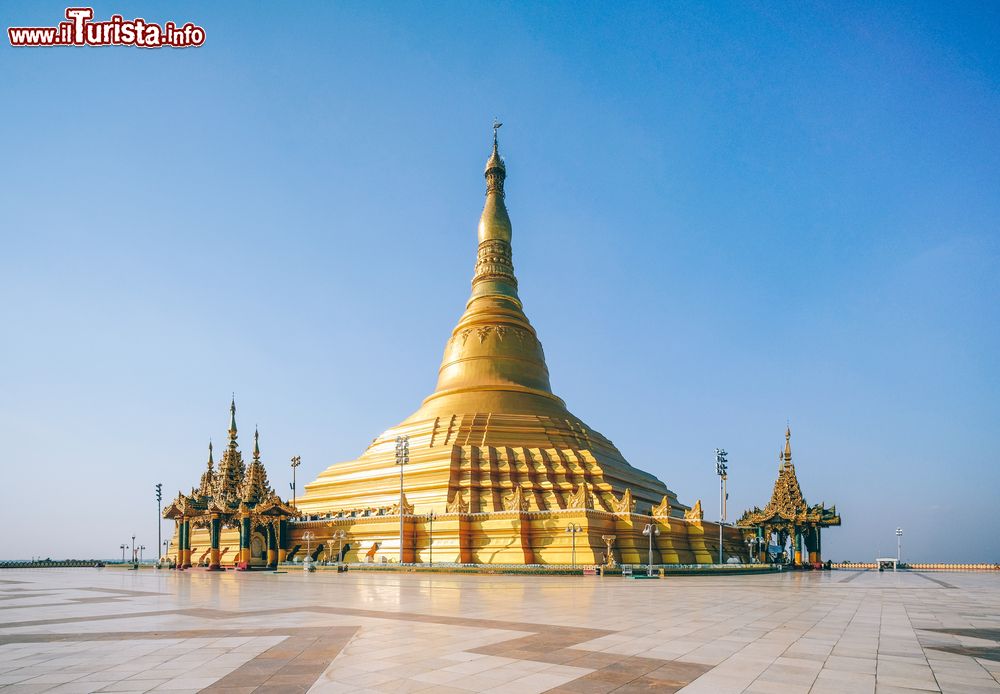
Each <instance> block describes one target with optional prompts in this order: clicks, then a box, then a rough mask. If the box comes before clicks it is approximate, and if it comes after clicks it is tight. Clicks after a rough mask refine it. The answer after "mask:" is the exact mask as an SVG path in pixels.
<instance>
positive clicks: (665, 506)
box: [651, 495, 670, 518]
mask: <svg viewBox="0 0 1000 694" xmlns="http://www.w3.org/2000/svg"><path fill="white" fill-rule="evenodd" d="M651 513H652V515H653V516H654V517H656V518H669V517H670V497H668V496H666V495H664V496H663V501H661V502H660V503H658V504H657V505H656V506H654V507H653V510H652V511H651Z"/></svg>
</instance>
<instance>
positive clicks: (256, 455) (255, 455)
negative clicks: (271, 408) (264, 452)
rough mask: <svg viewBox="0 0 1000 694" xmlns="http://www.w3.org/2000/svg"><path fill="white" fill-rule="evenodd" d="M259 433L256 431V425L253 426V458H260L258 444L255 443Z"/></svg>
mask: <svg viewBox="0 0 1000 694" xmlns="http://www.w3.org/2000/svg"><path fill="white" fill-rule="evenodd" d="M258 436H259V434H258V433H257V427H256V426H254V428H253V459H254V460H260V446H259V445H258V443H257V438H258Z"/></svg>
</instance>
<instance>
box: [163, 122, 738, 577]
mask: <svg viewBox="0 0 1000 694" xmlns="http://www.w3.org/2000/svg"><path fill="white" fill-rule="evenodd" d="M496 127H499V126H496ZM506 174H507V170H506V166H505V164H504V161H503V159H502V158H501V157H500V154H499V151H498V147H497V138H496V129H494V137H493V151H492V153H491V155H490V157H489V160H488V161H487V162H486V170H485V177H486V203H485V205H484V207H483V212H482V215H481V217H480V220H479V231H478V237H479V247H478V252H477V254H476V263H475V270H474V274H473V279H472V292H471V296H470V297H469V300H468V302H467V303H466V306H465V312H464V313H463V314H462V316H461V318H459V320H458V324H457V325H456V326H455V329H454V330H453V331H452V333H451V336H450V337H449V339H448V342H447V343H446V345H445V350H444V358H443V359H442V362H441V367H440V368H439V370H438V381H437V387H436V388H435V390H434V392H433V393H432V394H431V395H430V396H429V397H427V398H426V399H425V400H424V401H423V403H422V405H421V406H420V408H419V409H418V410H417V411H416V412H414V413H413V414H412V415H411V416H410V417H408V418H407V419H406V420H405V421H403V422H402V423H400V424H398V425H396V426H394V427H392V428H390V429H388V430H386V431H385V432H383V433H382V434H381V435H380V436H378V437H377V438H376V439H375V440H374V441H373V442H372V444H371V445H370V446H368V448H367V449H366V450H365V451H364V453H362V455H361V456H360V457H359V458H357V459H356V460H352V461H349V462H343V463H338V464H335V465H331V466H330V467H329V468H327V469H326V470H325V471H324V472H323V473H321V474H320V475H319V477H318V478H317V479H316V480H315V481H313V482H312V483H310V484H308V485H306V488H305V495H304V496H303V497H302V498H300V499H299V500H298V505H297V506H298V511H299V512H300V514H301V516H300V517H299V518H297V519H296V520H294V521H290V522H288V523H287V533H280V532H279V533H275V535H274V537H275V538H276V542H277V547H276V549H277V552H278V553H283V550H287V553H288V556H289V558H290V559H291V558H296V557H301V556H302V555H303V554H304V553H305V552H306V551H307V549H308V550H309V551H310V554H311V555H312V557H313V559H320V560H322V559H330V558H333V557H332V555H334V548H335V547H338V545H339V543H338V541H337V540H334V539H333V538H334V537H335V536H337V535H339V534H340V531H344V534H345V536H346V539H345V540H344V541H343V542H344V543H345V544H344V545H343V549H342V550H341V549H337V550H336V551H337V552H340V553H341V557H342V558H344V559H345V560H347V561H365V560H368V561H391V562H398V561H403V562H406V563H409V562H427V561H430V560H431V555H432V553H433V559H434V561H435V562H455V563H482V564H492V563H498V564H567V563H569V562H570V561H571V554H572V553H573V551H574V549H573V546H574V538H575V554H576V559H577V562H578V563H580V564H596V563H601V561H602V560H607V561H617V562H626V563H644V562H645V561H646V552H647V542H648V540H647V538H646V537H644V536H643V535H642V531H643V528H644V527H645V526H646V525H647V524H649V523H652V524H653V525H654V526H655V527H657V528H658V529H659V531H660V534H659V535H658V536H656V539H655V542H654V552H653V555H654V556H653V561H654V562H662V563H711V562H712V561H713V559H712V557H713V556H717V554H718V526H717V525H716V524H712V523H708V522H705V521H704V519H703V517H702V514H701V510H700V509H701V505H700V503H698V504H696V505H695V508H694V509H690V508H689V507H687V506H685V505H683V504H681V503H679V502H678V501H677V497H676V495H675V494H674V492H672V491H671V490H670V489H668V488H667V487H666V485H664V484H663V482H661V481H660V480H659V479H657V478H656V477H654V476H653V475H651V474H649V473H647V472H644V471H642V470H639V469H637V468H635V467H632V466H631V465H630V464H629V463H628V462H627V461H626V460H625V457H624V456H623V455H622V454H621V452H620V451H619V450H618V449H617V448H616V447H615V445H614V444H613V443H612V442H611V441H610V440H608V439H607V438H605V437H604V436H603V435H601V434H600V433H599V432H597V431H595V430H594V429H592V428H590V427H589V426H588V425H587V424H585V423H584V422H582V421H581V420H580V419H579V418H578V417H576V416H575V415H573V414H572V413H571V412H569V410H567V409H566V405H565V403H564V402H563V401H562V400H561V399H560V398H558V397H557V396H556V395H554V394H553V393H552V389H551V387H550V385H549V371H548V368H547V366H546V364H545V355H544V352H543V351H542V344H541V342H540V341H539V339H538V335H537V334H536V332H535V329H534V327H532V325H531V323H530V322H529V321H528V318H527V316H526V315H525V314H524V310H523V307H522V305H521V300H520V299H519V298H518V293H517V286H518V282H517V278H516V277H515V275H514V266H513V262H512V253H511V223H510V217H509V216H508V214H507V208H506V206H505V204H504V180H505V177H506ZM232 427H233V429H232V435H231V439H230V451H233V452H232V453H230V451H227V455H231V456H236V455H238V453H237V452H236V450H235V438H234V436H235V423H233V425H232ZM401 436H405V437H408V440H409V446H410V461H409V464H407V465H405V470H404V474H405V476H404V483H403V484H404V495H402V496H401V494H400V486H399V484H400V483H399V472H400V468H399V466H397V465H396V455H395V454H396V450H395V447H396V439H397V437H401ZM220 472H221V467H220ZM277 501H278V500H275V504H277ZM400 502H402V509H400V505H401V504H400ZM274 508H278V506H277V505H275V507H274ZM281 508H282V509H283V511H282V512H284V509H286V508H287V507H285V506H283V505H282V506H281ZM401 510H402V513H403V519H402V521H403V522H402V526H403V530H402V533H400V525H401V524H400V516H399V514H400V511H401ZM171 513H172V514H173V515H172V516H171V517H174V518H181V519H183V518H186V517H187V516H186V515H185V511H184V509H182V508H180V507H178V508H177V509H174V510H171ZM249 513H250V516H251V519H252V518H254V516H253V511H252V509H251V510H250V511H249ZM178 514H180V515H178ZM200 517H203V516H200ZM227 517H232V514H230V516H227ZM282 518H284V516H282ZM185 522H186V521H185ZM255 523H256V521H253V520H251V526H252V527H251V530H250V533H249V536H250V537H251V546H250V549H251V552H250V556H251V558H253V557H254V556H255V555H254V553H253V545H252V542H253V540H252V538H253V537H254V533H255V532H258V531H257V530H255V529H254V528H256V527H257V525H255ZM569 524H574V525H575V526H579V528H580V532H578V533H575V534H571V533H568V532H567V531H566V528H567V526H568V525H569ZM279 525H280V527H282V528H284V527H285V521H283V520H282V521H280V522H279ZM269 532H270V531H269ZM306 532H309V533H311V535H312V537H310V538H309V539H308V541H303V537H304V533H306ZM725 532H726V535H725V537H726V539H725V551H726V553H727V554H729V555H730V556H740V557H745V556H746V554H747V548H746V546H745V545H744V543H743V542H742V539H741V536H740V531H739V530H737V529H736V528H733V527H727V528H726V529H725ZM401 535H402V542H401ZM192 537H194V538H195V539H194V540H192V541H193V542H196V543H197V544H198V545H199V546H207V545H208V539H209V538H208V536H207V533H206V534H205V536H204V537H201V536H199V531H198V529H197V527H196V530H195V531H194V534H193V535H192ZM266 537H267V538H268V547H271V546H272V545H271V543H270V539H269V538H271V534H268V535H267V536H266ZM313 537H314V538H315V540H313V539H312V538H313ZM213 542H214V543H215V544H216V545H217V544H218V541H215V540H213ZM314 542H315V544H314ZM401 544H402V546H401ZM187 551H188V552H191V551H192V550H190V549H189V550H187ZM608 552H610V553H611V555H610V556H608Z"/></svg>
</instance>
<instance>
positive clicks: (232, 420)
mask: <svg viewBox="0 0 1000 694" xmlns="http://www.w3.org/2000/svg"><path fill="white" fill-rule="evenodd" d="M229 441H230V443H231V444H233V445H235V443H236V393H233V400H232V402H230V403H229Z"/></svg>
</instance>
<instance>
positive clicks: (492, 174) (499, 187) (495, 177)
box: [479, 118, 510, 241]
mask: <svg viewBox="0 0 1000 694" xmlns="http://www.w3.org/2000/svg"><path fill="white" fill-rule="evenodd" d="M501 125H503V123H501V122H500V121H499V120H497V119H496V118H494V119H493V151H492V152H491V153H490V158H489V159H488V160H487V161H486V171H485V172H484V174H485V175H486V195H487V196H489V194H490V193H496V194H498V195H499V196H500V197H501V198H502V197H503V179H504V178H506V176H507V167H506V165H504V163H503V158H502V157H501V156H500V149H499V145H498V144H497V130H499V129H500V126H501ZM503 216H504V218H505V221H506V226H507V227H508V229H507V233H508V235H509V234H510V230H509V227H510V220H509V219H506V217H507V211H506V210H504V214H503ZM479 240H480V241H482V240H483V239H482V238H480V239H479ZM507 240H510V239H509V238H508V239H507Z"/></svg>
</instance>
